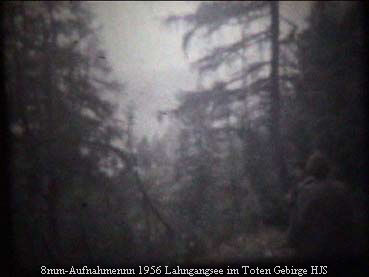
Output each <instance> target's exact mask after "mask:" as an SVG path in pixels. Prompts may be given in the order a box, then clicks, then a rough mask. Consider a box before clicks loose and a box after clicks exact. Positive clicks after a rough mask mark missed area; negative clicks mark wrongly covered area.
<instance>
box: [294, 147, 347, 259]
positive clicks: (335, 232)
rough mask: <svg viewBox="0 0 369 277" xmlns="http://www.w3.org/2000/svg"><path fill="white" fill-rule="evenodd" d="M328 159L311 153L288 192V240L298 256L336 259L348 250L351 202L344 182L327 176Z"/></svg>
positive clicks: (343, 255) (344, 254)
mask: <svg viewBox="0 0 369 277" xmlns="http://www.w3.org/2000/svg"><path fill="white" fill-rule="evenodd" d="M329 171H330V167H329V163H328V162H327V160H326V158H325V157H324V156H323V155H322V154H321V153H320V152H315V153H313V154H312V155H311V156H310V158H309V159H308V161H307V164H306V167H305V172H304V174H305V178H304V179H303V181H301V182H300V183H299V184H298V185H297V186H296V188H295V190H294V191H293V192H292V193H291V195H292V196H291V202H292V205H291V209H292V211H291V217H290V225H289V230H288V243H289V245H290V246H291V247H292V248H294V250H295V252H296V255H297V256H298V257H303V258H308V259H310V258H311V259H321V258H327V259H338V258H341V257H347V256H350V255H351V253H352V239H353V236H352V229H353V228H352V227H353V205H352V200H351V197H350V192H349V190H348V189H347V188H346V187H345V185H344V184H342V183H341V182H338V181H337V180H334V179H332V178H329V177H328V176H329Z"/></svg>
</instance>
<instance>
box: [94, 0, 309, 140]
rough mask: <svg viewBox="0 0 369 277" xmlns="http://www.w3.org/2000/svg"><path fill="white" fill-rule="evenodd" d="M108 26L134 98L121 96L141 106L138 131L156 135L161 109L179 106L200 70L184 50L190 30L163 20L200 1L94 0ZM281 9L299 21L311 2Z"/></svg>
mask: <svg viewBox="0 0 369 277" xmlns="http://www.w3.org/2000/svg"><path fill="white" fill-rule="evenodd" d="M88 3H90V5H91V6H92V9H93V12H94V13H95V14H96V16H97V18H96V22H97V23H98V24H100V25H101V26H102V31H101V33H100V34H99V36H100V39H101V46H102V48H103V49H105V50H106V53H107V59H108V61H109V63H110V64H111V66H112V68H113V71H114V73H113V74H114V77H115V78H116V79H118V80H120V81H122V82H123V83H125V84H126V85H127V88H126V92H127V93H128V94H129V97H125V98H122V99H117V101H121V103H123V105H124V104H127V103H128V101H127V100H128V99H133V101H134V102H135V105H136V133H137V135H138V136H142V135H147V136H149V137H151V136H152V135H153V134H155V133H156V132H159V133H160V131H158V130H162V129H163V128H159V127H160V124H159V123H158V122H157V120H156V111H157V110H158V109H166V108H172V107H174V105H175V103H176V100H175V95H176V93H178V91H179V90H180V89H186V90H189V89H191V88H194V87H195V84H196V80H197V79H196V73H195V72H194V70H193V69H191V67H190V64H189V60H188V59H186V58H185V56H184V53H183V52H182V48H181V46H182V36H183V33H184V31H185V30H184V29H181V28H180V27H177V28H168V27H166V26H164V25H163V19H164V18H165V17H166V16H168V15H171V14H182V13H188V12H191V11H193V10H194V9H195V7H196V6H197V5H198V2H176V1H165V2H164V1H163V2H160V1H153V2H152V1H148V2H145V1H139V2H131V1H127V2H115V1H112V2H109V1H103V2H88ZM281 3H282V4H281V13H282V14H286V15H287V16H288V17H289V18H290V19H291V20H293V21H294V22H297V23H298V24H299V25H302V24H303V19H304V17H305V15H306V13H307V10H308V7H309V4H308V3H306V2H305V3H304V2H293V1H290V2H281Z"/></svg>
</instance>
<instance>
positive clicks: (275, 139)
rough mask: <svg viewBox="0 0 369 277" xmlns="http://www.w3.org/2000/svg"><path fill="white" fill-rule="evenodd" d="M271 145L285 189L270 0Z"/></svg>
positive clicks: (274, 10) (274, 9)
mask: <svg viewBox="0 0 369 277" xmlns="http://www.w3.org/2000/svg"><path fill="white" fill-rule="evenodd" d="M270 4H271V36H272V40H271V43H272V47H271V50H272V62H271V122H270V124H271V126H270V129H271V140H272V141H271V145H272V151H273V153H272V154H273V160H274V163H275V166H276V167H275V168H276V169H277V174H278V182H279V184H278V185H279V188H280V189H281V190H282V191H285V190H286V189H287V188H288V184H287V168H286V162H285V157H284V151H283V143H282V139H281V132H280V113H281V104H280V91H279V3H278V1H271V2H270Z"/></svg>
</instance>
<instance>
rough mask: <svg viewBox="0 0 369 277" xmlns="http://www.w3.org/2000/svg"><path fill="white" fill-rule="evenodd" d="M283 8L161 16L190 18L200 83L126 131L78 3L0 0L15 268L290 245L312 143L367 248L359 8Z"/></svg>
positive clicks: (230, 258)
mask: <svg viewBox="0 0 369 277" xmlns="http://www.w3.org/2000/svg"><path fill="white" fill-rule="evenodd" d="M279 6H280V2H278V1H242V2H238V1H234V2H233V1H230V2H228V1H227V2H223V1H214V2H213V1H206V2H201V3H199V4H198V5H197V7H196V9H195V10H194V11H193V12H192V13H187V14H172V15H169V16H167V17H166V18H164V19H163V20H162V21H163V24H164V25H165V26H166V28H167V29H168V30H169V29H171V28H175V27H176V26H179V25H180V26H184V28H185V30H186V31H185V32H184V34H183V36H182V41H181V43H182V48H183V52H184V53H185V54H186V55H189V54H191V53H193V52H194V51H195V52H196V51H197V50H196V47H197V45H198V44H199V43H200V42H202V43H203V44H205V45H206V47H205V50H203V51H199V52H198V57H197V59H196V60H194V61H192V62H191V66H192V68H193V70H194V71H195V72H196V74H197V75H198V77H199V81H198V85H197V88H196V89H189V88H183V90H180V91H173V94H175V95H176V97H177V100H178V101H177V102H178V105H177V106H176V107H173V108H170V109H166V108H164V109H160V110H158V111H157V113H156V114H155V115H152V117H156V119H155V120H157V122H158V124H160V122H164V121H165V122H167V123H168V127H167V129H166V130H165V132H164V135H162V136H154V137H151V138H150V137H147V136H142V137H139V136H137V134H135V124H136V119H137V118H138V117H139V116H140V114H139V113H138V112H137V111H136V109H135V106H134V105H132V103H131V102H130V101H129V100H128V99H127V100H126V101H125V100H124V99H126V94H127V93H128V92H129V91H128V90H129V89H128V88H127V87H126V86H125V81H126V80H125V76H121V79H119V80H117V79H115V78H114V77H113V75H112V72H113V68H112V67H111V65H110V61H109V60H108V59H107V58H106V54H105V50H104V48H103V47H102V46H101V41H100V40H99V38H98V32H99V30H98V28H96V26H95V25H94V24H93V22H94V16H93V13H91V11H90V9H89V8H88V4H87V3H86V2H83V1H82V2H80V1H68V2H64V1H62V2H53V1H50V2H49V1H41V2H31V3H30V2H18V1H14V2H6V3H2V4H1V9H2V10H1V12H2V34H3V35H2V50H3V51H2V60H3V77H4V89H3V91H4V92H5V97H4V100H5V102H4V103H5V105H4V110H5V111H6V115H7V116H6V128H5V132H4V134H5V136H4V138H5V139H6V144H4V145H5V146H6V148H5V147H4V148H2V150H3V151H2V152H3V160H4V156H5V157H6V161H5V163H6V165H5V168H6V170H7V171H6V172H5V173H6V174H5V177H6V178H5V179H4V180H5V181H6V183H8V184H9V186H8V189H7V191H6V192H7V195H8V197H7V198H8V201H7V202H6V203H9V209H8V210H9V228H10V236H9V237H10V248H11V253H12V256H11V261H12V262H13V263H14V264H15V265H16V271H17V273H19V274H22V273H26V272H29V271H37V272H39V270H40V267H41V266H47V267H49V268H52V267H53V268H62V267H67V266H71V265H74V266H78V265H91V266H92V265H95V266H96V265H100V266H105V267H122V266H123V265H125V264H126V265H128V264H142V265H150V263H151V264H152V263H156V264H161V265H169V264H171V265H177V264H213V263H214V264H219V263H220V264H227V263H234V262H243V261H260V260H261V261H264V260H270V259H272V260H273V259H287V260H288V259H293V258H294V255H295V253H294V250H293V249H292V248H291V247H290V246H289V245H288V243H287V230H288V227H289V224H290V223H289V222H290V217H291V207H290V203H289V201H288V195H289V192H290V191H291V188H293V187H294V186H296V184H297V183H298V182H299V181H301V178H303V176H304V173H303V171H304V168H305V164H306V161H307V160H308V158H309V156H310V155H311V154H312V153H313V152H314V151H319V152H320V153H322V154H323V155H324V156H325V157H326V158H327V160H328V161H329V164H330V167H331V171H330V173H329V176H330V178H334V179H336V180H339V181H340V182H342V183H343V184H345V185H346V186H347V188H348V191H349V192H350V195H352V199H354V200H353V202H352V203H353V204H352V208H353V230H354V232H355V233H354V236H353V243H352V248H354V249H355V251H354V252H355V254H356V255H363V253H364V251H365V250H366V246H367V245H366V243H367V238H366V228H367V221H366V220H367V215H368V213H367V192H368V186H367V184H368V172H369V171H368V170H369V168H368V164H369V163H368V160H367V159H368V156H367V139H368V136H367V135H368V134H367V128H366V121H367V119H368V118H367V114H366V113H367V107H368V105H367V101H366V100H367V90H368V84H367V78H366V65H367V60H366V57H367V56H366V55H367V45H366V44H365V34H366V33H365V31H366V30H365V24H364V22H365V20H364V17H365V15H364V10H366V7H367V6H366V4H365V3H364V2H338V1H333V2H328V1H327V2H326V1H319V2H313V3H312V4H311V8H310V10H309V14H308V17H307V27H306V28H305V29H303V30H299V28H298V26H297V25H296V24H295V23H294V22H292V21H291V20H289V19H288V18H286V17H284V16H283V15H282V14H281V13H280V9H279ZM230 30H232V32H233V33H237V32H238V35H237V36H236V35H234V36H233V38H232V39H231V40H228V39H226V37H227V35H224V34H227V32H230ZM223 35H224V40H220V41H219V39H218V40H216V39H212V38H214V37H218V38H219V37H222V36H223ZM199 41H200V42H199ZM214 41H215V42H214ZM213 42H214V43H213ZM158 47H159V46H158ZM127 66H129V65H127ZM116 99H123V100H122V101H123V103H125V104H124V105H121V104H118V101H116ZM122 101H120V102H119V103H122ZM148 102H149V101H148ZM148 102H147V103H146V104H147V105H149V103H148ZM118 111H120V112H118ZM337 243H340V241H339V239H338V238H337Z"/></svg>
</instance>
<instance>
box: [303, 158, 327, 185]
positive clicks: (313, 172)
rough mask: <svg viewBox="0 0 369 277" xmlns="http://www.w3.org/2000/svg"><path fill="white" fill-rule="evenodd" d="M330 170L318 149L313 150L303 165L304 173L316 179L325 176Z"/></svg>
mask: <svg viewBox="0 0 369 277" xmlns="http://www.w3.org/2000/svg"><path fill="white" fill-rule="evenodd" d="M329 171H330V167H329V163H328V161H327V159H326V157H325V156H324V155H323V154H322V153H321V152H319V151H315V152H314V153H313V154H312V155H311V156H310V157H309V159H308V161H307V163H306V166H305V174H306V175H308V176H313V177H314V178H316V179H325V178H327V176H328V174H329Z"/></svg>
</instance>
